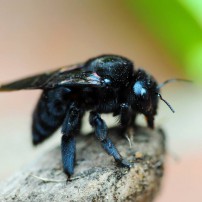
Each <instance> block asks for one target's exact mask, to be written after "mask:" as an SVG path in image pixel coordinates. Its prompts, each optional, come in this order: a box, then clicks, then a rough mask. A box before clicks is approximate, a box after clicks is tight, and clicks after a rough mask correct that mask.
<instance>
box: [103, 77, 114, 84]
mask: <svg viewBox="0 0 202 202" xmlns="http://www.w3.org/2000/svg"><path fill="white" fill-rule="evenodd" d="M104 83H105V84H106V85H107V86H109V85H110V84H111V83H112V82H111V80H110V79H108V78H105V79H104Z"/></svg>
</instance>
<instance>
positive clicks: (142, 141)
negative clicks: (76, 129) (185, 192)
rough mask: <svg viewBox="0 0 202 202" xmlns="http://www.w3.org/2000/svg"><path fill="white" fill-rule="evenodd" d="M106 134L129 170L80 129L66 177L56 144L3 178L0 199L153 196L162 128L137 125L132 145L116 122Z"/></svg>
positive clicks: (160, 167) (160, 164)
mask: <svg viewBox="0 0 202 202" xmlns="http://www.w3.org/2000/svg"><path fill="white" fill-rule="evenodd" d="M109 135H110V137H111V138H112V140H113V142H114V143H115V145H116V146H117V148H118V150H119V151H120V153H121V154H122V156H123V157H124V158H126V159H127V160H128V161H130V162H131V163H132V164H133V167H132V168H131V169H130V170H128V169H126V168H119V167H117V166H116V164H115V162H114V159H113V158H112V157H110V156H108V155H107V154H106V153H105V152H104V151H103V149H102V148H101V146H100V144H99V142H98V141H97V140H96V139H95V137H94V136H93V135H92V134H90V135H88V136H81V135H80V136H78V137H77V163H76V167H75V174H74V175H73V176H72V180H71V181H66V179H67V178H66V175H65V174H64V173H63V171H62V164H61V153H60V147H57V148H54V149H52V150H50V151H48V152H47V153H45V154H44V155H43V156H41V157H40V158H39V159H36V160H35V161H33V162H32V163H31V164H29V165H28V166H27V167H26V168H24V169H23V170H21V171H19V172H18V173H16V174H15V175H14V176H12V177H11V178H10V179H8V180H7V181H5V182H2V183H1V184H0V201H2V202H3V201H9V202H10V201H26V202H27V201H37V202H42V201H43V202H44V201H71V202H73V201H79V202H80V201H110V202H111V201H136V202H147V201H148V202H150V201H153V199H154V198H155V196H156V195H157V193H158V192H159V190H160V184H161V180H162V176H163V167H164V158H165V136H164V133H163V131H162V130H161V129H155V130H150V129H148V128H143V127H138V128H136V129H135V132H134V136H133V138H131V147H130V144H129V141H128V140H127V139H126V138H124V137H121V136H120V135H119V134H118V131H117V129H116V128H114V129H111V130H110V131H109ZM36 176H37V177H39V178H43V180H42V179H39V178H37V177H36Z"/></svg>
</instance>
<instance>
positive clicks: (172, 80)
mask: <svg viewBox="0 0 202 202" xmlns="http://www.w3.org/2000/svg"><path fill="white" fill-rule="evenodd" d="M176 81H182V82H188V83H192V81H190V80H187V79H176V78H174V79H168V80H166V81H164V82H163V83H160V84H159V85H158V86H157V89H160V88H162V87H163V86H165V85H166V84H168V83H172V82H176Z"/></svg>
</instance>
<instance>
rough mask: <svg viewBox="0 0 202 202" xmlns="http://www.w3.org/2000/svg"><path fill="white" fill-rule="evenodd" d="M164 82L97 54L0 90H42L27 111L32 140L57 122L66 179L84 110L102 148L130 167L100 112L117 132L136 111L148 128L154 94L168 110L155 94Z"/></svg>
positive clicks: (151, 121) (154, 105) (42, 136)
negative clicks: (116, 126) (112, 119)
mask: <svg viewBox="0 0 202 202" xmlns="http://www.w3.org/2000/svg"><path fill="white" fill-rule="evenodd" d="M169 81H171V80H168V81H165V82H164V83H162V84H160V85H158V84H157V82H156V80H155V79H154V78H153V77H152V76H151V75H149V74H148V73H147V72H146V71H144V70H143V69H138V70H135V69H134V66H133V63H132V62H131V61H130V60H129V59H127V58H125V57H122V56H117V55H101V56H99V57H95V58H92V59H89V60H88V61H86V62H84V63H80V64H77V65H72V66H64V67H61V68H58V69H56V70H55V71H50V72H46V73H42V74H38V75H35V76H31V77H28V78H25V79H21V80H17V81H14V82H12V83H8V84H4V85H0V91H13V90H22V89H41V90H43V92H42V95H41V97H40V99H39V101H38V103H37V105H36V108H35V110H34V113H33V123H32V141H33V144H34V145H37V144H39V143H41V142H43V141H44V140H46V139H47V138H48V137H50V136H51V135H52V134H53V133H54V132H55V131H56V130H57V129H58V128H59V127H60V126H62V141H61V153H62V163H63V168H64V172H65V173H66V174H67V175H68V176H69V177H70V176H71V175H72V174H73V173H74V164H75V152H76V151H75V150H76V142H75V135H76V134H78V133H79V130H80V127H81V124H82V117H83V115H84V113H85V112H86V111H90V115H89V122H90V125H91V126H92V127H93V128H94V130H95V136H96V138H97V139H98V140H99V141H100V143H101V145H102V147H103V149H104V150H105V151H106V152H107V153H108V154H109V155H111V156H113V157H114V159H115V161H116V162H117V163H118V164H119V165H121V166H125V167H128V168H130V167H131V164H130V163H128V162H127V161H126V160H124V159H123V158H122V156H121V155H120V154H119V152H118V151H117V149H116V147H115V146H114V144H113V143H112V141H111V139H110V137H109V136H108V130H107V125H106V123H105V121H104V120H103V119H102V118H101V116H100V114H102V113H112V114H113V116H118V117H119V120H120V127H121V131H122V132H123V133H124V132H126V130H127V128H128V127H130V126H132V125H133V124H134V122H135V118H136V115H137V114H143V115H144V116H145V117H146V120H147V124H148V127H150V128H154V116H155V115H156V113H157V107H158V100H159V98H160V99H161V100H162V101H164V102H165V103H166V104H167V105H168V107H169V108H170V109H171V110H172V111H173V112H174V110H173V108H172V107H171V106H170V105H169V103H168V102H167V101H165V100H164V99H163V98H162V96H161V94H160V92H159V91H160V88H161V87H162V86H163V85H164V84H166V83H168V82H169Z"/></svg>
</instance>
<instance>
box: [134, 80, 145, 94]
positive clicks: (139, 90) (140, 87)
mask: <svg viewBox="0 0 202 202" xmlns="http://www.w3.org/2000/svg"><path fill="white" fill-rule="evenodd" d="M133 91H134V93H135V95H138V96H144V95H145V94H146V93H147V90H146V89H145V88H144V87H143V84H142V83H141V82H140V81H137V82H136V83H135V84H134V86H133Z"/></svg>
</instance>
